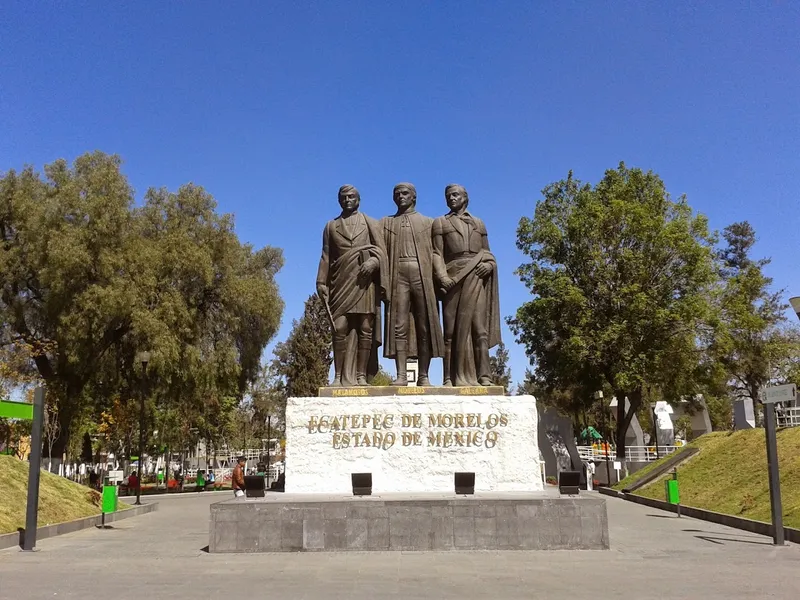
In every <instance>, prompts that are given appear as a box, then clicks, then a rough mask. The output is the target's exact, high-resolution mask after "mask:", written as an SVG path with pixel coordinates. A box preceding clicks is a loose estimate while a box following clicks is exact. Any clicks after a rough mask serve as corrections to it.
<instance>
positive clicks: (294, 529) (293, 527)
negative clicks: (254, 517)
mask: <svg viewBox="0 0 800 600" xmlns="http://www.w3.org/2000/svg"><path fill="white" fill-rule="evenodd" d="M280 523H281V550H284V551H288V550H302V549H303V520H302V519H292V520H286V519H282V520H281V522H280Z"/></svg>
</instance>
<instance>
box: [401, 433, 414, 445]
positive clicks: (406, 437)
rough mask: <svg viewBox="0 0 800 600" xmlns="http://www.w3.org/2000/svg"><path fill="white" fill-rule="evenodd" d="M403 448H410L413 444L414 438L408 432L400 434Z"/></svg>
mask: <svg viewBox="0 0 800 600" xmlns="http://www.w3.org/2000/svg"><path fill="white" fill-rule="evenodd" d="M402 440H403V446H410V445H411V444H413V443H414V436H413V435H412V434H411V433H410V432H408V431H404V432H403V434H402Z"/></svg>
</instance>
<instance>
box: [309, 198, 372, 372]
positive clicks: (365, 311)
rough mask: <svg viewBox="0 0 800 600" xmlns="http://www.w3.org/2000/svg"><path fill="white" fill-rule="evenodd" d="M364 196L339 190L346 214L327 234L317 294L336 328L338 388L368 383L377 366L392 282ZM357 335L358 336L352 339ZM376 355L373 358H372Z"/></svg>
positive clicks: (332, 224) (332, 222)
mask: <svg viewBox="0 0 800 600" xmlns="http://www.w3.org/2000/svg"><path fill="white" fill-rule="evenodd" d="M360 204H361V195H360V194H359V192H358V190H357V189H356V188H355V187H353V186H352V185H343V186H342V187H341V188H339V206H341V208H342V212H341V214H340V215H339V216H338V217H336V218H335V219H333V220H332V221H328V223H327V224H326V225H325V229H324V230H323V233H322V257H321V258H320V261H319V270H318V271H317V293H318V294H319V296H320V298H321V299H322V301H323V302H324V303H325V304H326V306H327V307H328V316H329V317H330V319H331V323H332V326H333V370H334V376H333V383H332V384H331V385H332V386H333V387H341V386H342V385H347V386H352V385H367V377H368V371H367V369H368V365H369V364H370V362H373V363H374V365H375V366H376V370H377V362H378V361H377V347H378V346H380V344H381V339H380V307H381V298H382V296H383V295H384V294H385V290H386V288H387V284H386V281H388V266H387V265H388V263H387V261H386V248H385V246H384V243H383V235H382V232H381V228H380V226H379V224H378V222H377V221H376V220H375V219H372V218H370V217H368V216H367V215H365V214H363V213H361V212H359V210H358V207H359V205H360ZM353 338H354V339H353ZM373 353H374V355H375V357H374V361H370V358H371V355H372V354H373Z"/></svg>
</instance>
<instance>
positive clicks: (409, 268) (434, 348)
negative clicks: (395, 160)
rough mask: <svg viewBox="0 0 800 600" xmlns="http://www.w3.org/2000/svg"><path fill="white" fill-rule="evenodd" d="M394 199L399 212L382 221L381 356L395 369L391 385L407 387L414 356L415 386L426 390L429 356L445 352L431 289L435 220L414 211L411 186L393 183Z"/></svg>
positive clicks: (414, 196) (415, 201) (428, 380)
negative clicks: (385, 278) (385, 269)
mask: <svg viewBox="0 0 800 600" xmlns="http://www.w3.org/2000/svg"><path fill="white" fill-rule="evenodd" d="M393 196H394V202H395V204H396V205H397V212H396V213H395V214H394V215H392V216H389V217H384V218H383V219H381V226H382V228H383V236H384V240H385V241H386V251H387V254H388V261H389V287H388V288H387V292H388V293H387V295H386V333H385V338H386V343H385V344H384V347H383V355H384V356H385V357H386V358H394V359H395V364H396V365H397V378H396V379H395V380H394V381H393V382H392V385H407V384H408V379H407V375H406V361H407V360H408V357H409V356H412V357H417V358H418V360H419V375H418V377H417V385H420V386H429V385H430V384H431V382H430V379H429V378H428V368H429V367H430V364H431V357H439V356H442V352H443V350H444V340H443V339H442V329H441V326H440V325H439V310H438V303H437V301H436V292H435V290H434V285H433V246H432V243H431V242H432V240H431V226H432V224H433V219H431V218H430V217H425V216H423V215H421V214H419V213H418V212H417V211H416V204H417V190H416V189H415V188H414V186H413V185H411V184H410V183H399V184H397V185H396V186H395V187H394V193H393ZM412 317H413V319H412Z"/></svg>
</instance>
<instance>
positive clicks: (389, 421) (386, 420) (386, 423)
mask: <svg viewBox="0 0 800 600" xmlns="http://www.w3.org/2000/svg"><path fill="white" fill-rule="evenodd" d="M393 425H394V415H386V416H384V417H383V428H384V429H391V428H392V426H393Z"/></svg>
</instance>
